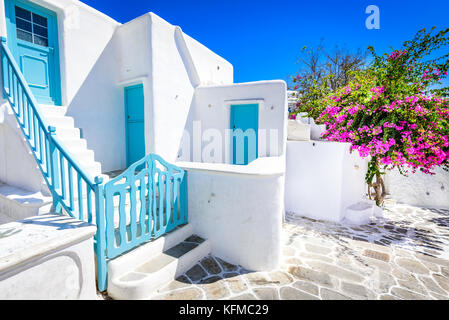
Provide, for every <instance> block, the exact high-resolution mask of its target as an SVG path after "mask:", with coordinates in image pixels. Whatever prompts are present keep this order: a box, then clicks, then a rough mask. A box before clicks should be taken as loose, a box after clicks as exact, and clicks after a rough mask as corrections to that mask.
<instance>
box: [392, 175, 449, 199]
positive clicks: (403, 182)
mask: <svg viewBox="0 0 449 320" xmlns="http://www.w3.org/2000/svg"><path fill="white" fill-rule="evenodd" d="M435 173H436V174H435V175H429V174H424V173H421V172H417V173H415V174H412V173H410V174H408V176H407V177H405V176H403V175H401V174H400V173H399V172H398V171H397V170H393V171H389V172H388V173H387V175H386V177H385V184H386V188H387V192H388V193H389V195H390V196H391V197H392V198H393V199H395V200H396V201H398V202H401V203H407V204H411V205H416V206H420V207H431V208H432V207H433V208H449V173H448V172H446V171H444V170H443V169H442V168H437V169H436V170H435Z"/></svg>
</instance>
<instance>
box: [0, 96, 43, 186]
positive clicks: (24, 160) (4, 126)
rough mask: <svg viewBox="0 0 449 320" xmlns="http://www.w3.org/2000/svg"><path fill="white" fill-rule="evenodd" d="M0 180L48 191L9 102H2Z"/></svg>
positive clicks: (0, 116) (0, 109)
mask: <svg viewBox="0 0 449 320" xmlns="http://www.w3.org/2000/svg"><path fill="white" fill-rule="evenodd" d="M0 181H1V182H3V183H6V184H8V185H11V186H15V187H17V188H21V189H25V190H28V191H33V192H41V191H44V193H47V192H48V189H47V188H46V187H45V182H44V178H43V177H42V175H41V173H40V170H39V168H38V167H37V164H36V161H35V159H34V157H33V155H32V154H31V152H30V151H29V147H28V145H27V142H26V141H25V139H24V137H23V134H22V131H21V130H20V128H19V126H18V125H17V121H16V118H15V116H14V115H13V113H12V111H11V110H10V108H9V104H8V103H7V102H6V101H3V103H2V104H0Z"/></svg>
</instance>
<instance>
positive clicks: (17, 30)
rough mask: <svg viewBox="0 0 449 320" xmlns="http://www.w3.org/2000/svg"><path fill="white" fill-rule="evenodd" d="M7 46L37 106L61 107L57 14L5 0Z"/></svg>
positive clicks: (18, 1) (13, 0)
mask: <svg viewBox="0 0 449 320" xmlns="http://www.w3.org/2000/svg"><path fill="white" fill-rule="evenodd" d="M5 15H6V25H7V43H8V46H9V48H10V49H11V52H12V53H13V55H14V58H15V59H16V62H17V64H18V65H19V67H20V70H21V71H22V73H23V75H24V77H25V80H26V81H27V82H28V85H29V86H30V89H31V91H32V92H33V94H34V96H35V98H36V100H37V102H39V103H43V104H54V105H60V104H61V93H60V91H61V87H60V70H59V50H58V29H57V17H56V14H55V13H54V12H52V11H50V10H47V9H44V8H41V7H39V6H37V5H35V4H32V3H30V2H28V1H20V0H5Z"/></svg>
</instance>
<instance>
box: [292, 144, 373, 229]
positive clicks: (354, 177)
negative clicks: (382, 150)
mask: <svg viewBox="0 0 449 320" xmlns="http://www.w3.org/2000/svg"><path fill="white" fill-rule="evenodd" d="M366 170H367V161H366V160H363V159H361V158H360V157H359V156H358V153H357V152H353V153H352V154H351V153H349V144H344V143H336V142H335V143H333V142H326V141H288V142H287V168H286V181H285V210H286V211H287V212H292V213H296V214H299V215H302V216H306V217H310V218H313V219H322V220H328V221H334V222H339V221H342V220H343V219H344V215H345V209H346V208H347V207H348V206H351V205H353V204H356V203H358V202H360V201H363V200H364V199H365V195H366V192H367V187H366V184H365V180H364V179H365V174H366Z"/></svg>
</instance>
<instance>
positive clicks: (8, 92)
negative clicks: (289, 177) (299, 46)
mask: <svg viewBox="0 0 449 320" xmlns="http://www.w3.org/2000/svg"><path fill="white" fill-rule="evenodd" d="M0 35H1V36H2V50H1V51H2V74H3V77H2V81H3V85H2V88H3V91H4V99H3V100H1V101H0V106H1V107H0V183H1V185H0V223H10V224H4V225H2V226H0V227H5V228H6V227H8V228H13V229H14V228H22V226H24V224H23V223H21V222H15V221H17V220H20V219H24V218H29V217H31V220H29V222H28V224H31V225H36V230H35V231H32V232H36V233H39V234H42V235H43V236H42V237H43V238H46V236H45V235H46V234H51V235H52V236H54V237H55V239H56V240H54V241H55V242H56V243H57V245H55V246H54V247H53V248H59V249H58V250H62V252H64V250H67V246H72V247H76V246H78V244H79V243H84V242H86V241H87V242H88V244H87V245H83V247H82V248H80V249H79V250H81V251H76V250H74V252H78V253H77V254H78V255H79V259H81V260H82V259H84V260H82V261H83V266H84V264H86V266H87V267H86V266H84V268H85V269H86V268H87V269H88V270H90V269H89V268H91V269H92V268H93V267H94V259H93V250H92V251H91V252H89V250H90V249H86V248H91V245H92V243H91V242H92V238H90V236H91V235H92V233H93V232H92V231H83V232H81V231H80V232H79V233H76V232H72V233H71V234H70V235H71V237H72V242H70V243H69V244H67V236H62V237H59V236H58V234H59V233H58V232H55V230H54V228H52V225H51V223H49V224H40V223H39V221H40V220H39V218H38V217H37V218H36V217H35V216H36V215H46V214H48V213H52V212H63V213H66V214H69V215H71V216H72V217H73V218H75V219H76V220H84V221H86V222H89V223H90V224H93V225H96V226H97V229H96V233H95V237H94V242H95V254H96V264H97V280H98V282H99V283H98V288H99V289H100V290H105V289H106V288H107V289H108V292H109V293H110V294H111V295H112V296H113V297H116V298H145V297H148V296H149V295H151V294H152V293H153V292H154V291H155V290H157V288H158V287H159V286H160V285H161V284H163V283H165V282H167V281H169V280H170V279H173V277H175V276H176V275H178V274H179V273H180V272H183V271H186V270H187V269H188V268H189V267H190V266H191V265H192V264H194V263H196V262H197V261H198V260H199V259H201V258H202V257H203V256H204V255H206V254H208V253H209V252H211V253H213V254H214V255H216V256H218V257H221V258H223V259H225V260H227V261H229V262H231V263H235V264H240V265H242V266H243V267H245V268H247V269H251V270H270V269H274V268H276V267H277V266H278V265H279V261H280V257H281V253H280V248H281V224H282V217H283V213H284V179H285V153H286V140H287V132H286V129H287V127H286V119H287V114H288V109H287V94H286V84H285V82H283V81H260V82H252V83H239V84H236V83H234V82H233V67H232V65H231V64H230V63H229V62H227V61H226V60H225V59H223V58H221V57H219V56H218V55H216V54H215V53H213V52H212V51H210V50H209V49H207V48H206V47H205V46H204V45H202V44H201V43H199V42H198V41H196V40H194V39H192V38H191V37H189V36H188V35H186V34H185V33H183V31H182V30H181V28H180V27H178V26H174V25H171V24H170V23H168V22H166V21H165V20H163V19H162V18H160V17H158V16H157V15H156V14H154V13H148V14H145V15H143V16H141V17H138V18H136V19H134V20H132V21H130V22H128V23H125V24H120V23H118V22H116V21H114V20H113V19H111V18H109V17H107V16H106V15H104V14H102V13H101V12H98V11H97V10H95V9H93V8H91V7H89V6H87V5H85V4H83V3H81V2H80V1H77V0H33V1H28V0H6V1H4V2H3V1H2V2H1V3H0ZM239 129H241V130H242V132H247V130H248V129H250V131H249V132H255V133H256V134H255V135H253V136H251V135H250V136H247V137H245V136H244V137H243V140H241V141H243V142H242V143H243V144H242V148H243V151H244V153H243V154H244V156H242V157H241V156H240V155H239V150H240V149H238V148H240V147H239V146H237V145H238V143H240V142H237V141H240V140H238V139H240V138H239V137H237V138H236V137H235V135H234V134H235V133H236V132H237V133H238V132H239V131H238V130H239ZM251 129H254V131H252V130H251ZM245 139H246V140H245ZM244 141H248V142H247V143H245V142H244ZM254 142H255V143H254ZM150 154H156V155H158V156H154V157H153V156H146V155H150ZM159 156H160V157H161V158H163V159H164V160H165V161H167V163H166V162H164V161H163V160H162V159H161V158H159ZM136 161H140V162H139V165H140V167H139V165H133V164H134V163H135V162H136ZM169 163H171V164H174V165H176V166H173V165H171V164H169ZM142 164H143V166H145V165H146V166H147V167H146V169H144V170H143V171H139V170H140V169H141V167H142V166H141V165H142ZM156 164H157V166H156ZM241 164H244V165H241ZM138 168H140V169H139V170H137V169H138ZM161 168H162V169H161ZM125 169H127V171H125V172H124V173H123V175H120V176H119V177H117V178H113V177H114V176H115V175H116V174H117V173H115V174H114V175H112V174H110V173H111V172H113V171H116V172H123V171H124V170H125ZM183 169H184V170H185V171H186V173H185V174H184V171H183ZM186 177H187V178H186ZM111 179H112V180H111ZM187 179H188V180H187ZM125 180H126V181H125ZM186 180H187V181H188V183H187V181H186ZM124 181H125V182H124ZM120 188H121V189H120ZM103 190H104V191H103ZM121 192H122V193H121ZM187 197H188V198H187ZM187 213H188V218H187ZM170 214H172V216H170ZM176 214H178V215H176ZM33 217H34V218H33ZM43 217H48V216H43ZM46 219H49V221H52V220H51V219H52V217H51V216H50V217H49V218H46ZM159 219H161V220H159ZM170 219H171V220H170ZM169 220H170V221H169ZM187 222H188V223H187ZM70 223H73V222H70ZM152 223H154V226H152V227H151V226H150V225H151V224H152ZM186 223H187V224H186ZM147 225H148V228H147V229H146V226H147ZM175 227H178V228H177V229H176V230H175V231H172V232H170V233H168V231H170V230H172V229H173V228H175ZM151 228H153V229H151ZM158 228H159V229H158ZM49 229H50V230H49ZM8 230H9V229H8ZM27 230H28V229H27ZM32 230H34V229H32ZM83 230H84V229H83ZM86 230H91V229H86ZM30 232H31V231H30ZM89 232H90V233H89ZM192 234H196V235H198V236H200V237H202V238H203V239H205V241H204V242H203V243H202V244H201V245H199V246H198V247H196V248H194V249H192V250H190V251H189V252H185V253H184V254H183V255H182V256H180V257H178V258H177V259H175V260H174V261H173V262H172V263H170V264H168V265H164V266H163V267H161V268H160V269H158V270H156V271H154V270H152V271H151V272H147V273H145V272H144V273H142V272H138V271H136V268H137V267H138V266H140V265H142V264H145V263H147V264H148V263H149V261H152V259H161V257H162V255H163V254H164V252H166V251H167V250H168V249H170V248H173V247H175V246H176V245H178V244H179V243H181V242H182V241H183V240H184V239H185V238H188V237H189V236H190V235H192ZM77 235H79V236H78V237H77ZM87 235H90V236H87ZM262 235H263V236H262ZM17 237H19V236H18V235H17V236H12V237H10V238H9V239H8V241H6V240H3V243H0V248H10V247H13V249H11V250H9V249H8V251H7V250H6V249H5V250H4V251H3V252H0V284H3V287H2V285H0V287H1V288H2V290H1V292H8V290H7V288H9V287H13V286H14V283H18V282H20V281H21V282H23V281H25V282H26V281H32V280H30V275H29V274H28V275H27V274H26V273H25V272H18V273H17V272H12V271H11V270H16V271H17V270H19V269H20V268H22V267H23V265H25V264H26V265H28V266H41V267H42V259H44V260H45V259H47V258H48V259H47V260H48V261H54V263H55V264H56V265H58V268H60V269H63V268H65V267H68V266H71V267H73V268H75V270H76V269H77V268H78V269H79V268H80V265H77V264H75V265H72V264H70V263H69V262H67V261H65V260H61V259H59V258H57V256H55V257H53V256H52V255H51V253H50V252H49V251H48V250H45V246H46V245H45V243H40V242H38V240H36V241H37V244H36V246H37V248H38V249H36V250H35V251H33V252H35V253H36V252H38V254H37V253H36V254H37V255H34V256H33V255H32V257H33V258H32V260H31V262H30V260H29V259H31V258H29V257H28V258H29V259H28V258H27V259H28V260H27V261H24V260H21V259H19V258H18V257H20V256H21V252H22V250H24V248H23V247H20V246H16V245H15V243H16V242H17V241H20V239H19V238H17ZM156 238H157V240H156ZM58 239H59V240H58ZM118 239H119V240H118ZM5 241H6V242H5ZM58 241H59V242H58ZM64 241H65V242H64ZM89 241H90V242H89ZM63 242H64V246H62V244H61V243H63ZM89 243H90V245H89ZM2 245H3V246H2ZM28 246H31V244H28ZM63 247H64V248H65V249H63ZM86 250H87V251H86ZM6 251H7V252H8V254H6ZM11 257H15V258H14V259H13V260H11V259H10V258H11ZM46 257H47V258H46ZM2 259H3V260H2ZM5 259H6V260H7V259H9V260H8V261H15V262H14V263H2V262H4V261H6V260H5ZM33 259H34V260H33ZM58 259H59V260H58ZM47 260H46V261H47ZM41 269H42V270H43V271H41V272H40V275H41V277H44V278H45V277H51V274H50V273H49V271H48V270H50V269H45V268H41ZM45 270H47V271H45ZM74 272H75V271H74ZM75 273H76V272H75ZM89 274H91V273H89ZM133 277H134V278H133ZM135 277H138V280H136V278H135ZM128 278H129V279H131V278H132V279H133V281H127V280H126V279H128ZM86 279H87V280H85V281H86V283H85V284H84V283H83V284H82V285H81V287H77V288H78V289H77V290H78V293H76V294H75V293H74V292H72V291H73V290H72V291H70V290H69V291H67V292H61V294H64V297H78V298H79V297H84V298H85V297H88V296H89V295H91V294H92V290H93V288H94V284H93V283H92V277H86ZM124 279H125V280H124ZM35 280H36V279H35ZM38 280H39V279H37V280H36V281H37V283H39V281H38ZM89 281H90V282H89ZM48 283H49V286H51V284H52V283H53V284H55V282H54V281H53V282H51V281H49V282H48ZM6 284H7V287H6V291H5V290H3V288H5V287H4V286H6ZM55 285H56V284H55ZM30 286H31V284H30ZM52 289H54V288H51V287H49V288H46V290H44V291H45V292H53V291H52ZM5 294H6V296H5V297H16V298H21V297H24V293H23V292H14V293H12V292H9V293H5ZM0 296H2V294H0ZM50 296H51V295H50ZM46 297H49V296H46Z"/></svg>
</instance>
